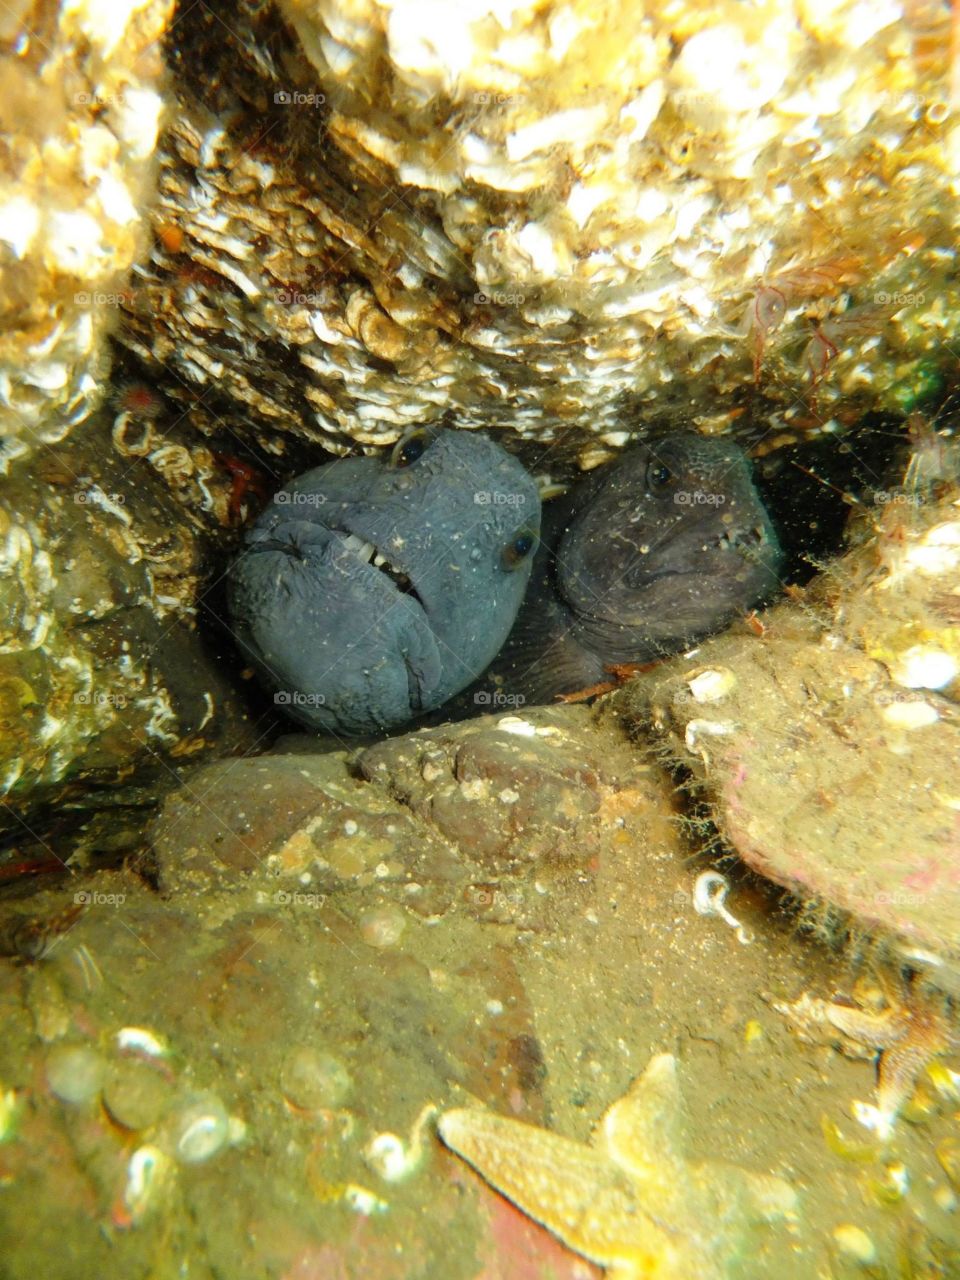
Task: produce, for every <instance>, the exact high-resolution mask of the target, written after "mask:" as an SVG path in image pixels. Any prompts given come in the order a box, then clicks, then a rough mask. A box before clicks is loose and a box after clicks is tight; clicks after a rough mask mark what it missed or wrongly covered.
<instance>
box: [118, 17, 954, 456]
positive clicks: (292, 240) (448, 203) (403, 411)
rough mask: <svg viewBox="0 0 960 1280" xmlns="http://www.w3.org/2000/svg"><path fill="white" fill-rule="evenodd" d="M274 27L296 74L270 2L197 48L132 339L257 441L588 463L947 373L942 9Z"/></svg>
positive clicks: (822, 413)
mask: <svg viewBox="0 0 960 1280" xmlns="http://www.w3.org/2000/svg"><path fill="white" fill-rule="evenodd" d="M281 8H282V11H283V13H284V14H285V16H286V17H287V18H288V20H289V22H290V23H291V24H292V27H293V29H294V30H295V32H296V36H297V39H298V42H299V45H298V44H297V42H294V41H291V37H290V32H289V30H285V29H283V28H282V26H280V25H278V24H277V22H276V20H275V18H273V17H271V14H270V11H264V10H262V9H260V8H259V7H253V6H251V7H250V8H248V9H242V8H241V9H240V10H239V11H233V10H231V12H230V13H229V14H228V13H227V12H226V11H224V12H223V16H222V20H219V19H218V20H217V21H211V20H207V21H205V22H203V23H201V24H200V27H199V28H197V29H195V30H194V31H193V35H192V37H190V38H187V39H186V40H184V41H183V42H182V44H181V48H180V52H179V60H178V65H177V76H178V80H177V89H178V99H179V101H178V104H177V106H176V108H175V109H174V111H173V113H172V119H171V128H170V131H169V133H168V134H167V136H166V138H165V141H164V144H163V147H162V172H161V177H160V199H159V206H158V213H157V217H158V219H159V220H160V222H161V223H162V226H163V227H164V228H165V229H166V231H167V234H166V235H165V236H161V237H160V239H159V242H158V244H157V246H156V248H155V249H154V252H153V254H152V257H151V264H150V268H149V270H147V271H145V272H144V273H143V275H142V278H141V279H140V281H139V282H138V294H137V300H136V303H135V305H134V306H132V307H131V308H130V314H129V317H128V322H127V323H126V324H125V326H124V329H123V331H122V333H121V338H122V340H123V341H125V342H127V343H128V344H129V346H130V348H131V349H132V350H133V351H135V352H136V353H137V354H138V356H140V357H142V358H143V359H145V360H147V361H148V362H151V363H153V364H154V365H155V366H157V367H159V366H161V365H162V366H166V367H167V368H169V369H172V370H175V371H176V374H177V376H178V377H182V378H183V379H184V380H185V381H186V382H188V383H189V384H191V386H192V387H194V388H196V389H197V390H198V391H199V392H201V393H202V396H203V398H204V400H206V401H207V402H208V404H209V405H211V406H213V405H215V406H216V410H217V413H218V414H219V415H220V416H222V417H223V418H225V419H226V420H228V421H229V422H230V425H231V429H232V430H234V431H235V432H236V433H237V434H238V435H239V436H240V437H241V438H242V439H244V440H246V441H247V442H251V441H253V440H257V441H258V442H259V443H260V444H261V445H264V446H265V447H267V448H270V449H273V450H277V449H279V448H282V438H283V437H284V436H286V435H289V434H292V435H294V436H297V437H299V438H306V439H308V440H316V441H318V442H323V443H324V444H325V445H326V446H328V447H330V448H333V449H335V450H337V451H344V450H346V449H348V448H350V447H351V446H353V445H355V444H357V443H359V444H363V445H373V444H385V443H389V442H392V441H394V440H395V439H396V438H397V436H398V434H399V433H400V432H401V430H402V429H403V428H404V427H406V426H408V425H409V424H411V423H419V422H424V421H438V420H444V421H446V422H447V423H448V424H451V425H458V426H467V427H490V428H496V429H500V430H506V431H508V432H509V433H511V434H512V435H515V436H517V435H519V436H521V437H524V438H530V439H534V440H537V441H557V444H556V448H555V450H554V456H555V457H557V458H565V459H568V460H569V459H572V458H577V459H578V460H579V462H580V464H581V465H588V466H589V465H594V464H595V463H596V462H598V461H600V460H601V459H602V458H603V456H604V453H605V451H606V450H608V449H609V448H610V447H614V446H617V445H620V444H622V443H624V441H625V439H626V438H627V433H628V432H629V431H631V430H636V429H638V428H642V427H643V425H644V423H646V422H649V421H650V420H651V419H652V418H655V417H666V418H667V419H669V420H673V419H674V418H676V417H677V416H678V414H679V413H681V412H682V413H683V414H684V415H685V416H686V418H687V421H688V422H689V421H690V419H691V418H692V419H693V421H694V422H695V423H696V424H697V425H698V426H700V428H701V429H703V430H705V431H721V430H724V429H726V428H727V427H729V426H730V425H731V424H732V423H734V422H735V421H736V420H737V419H739V418H740V417H741V415H742V414H743V410H744V403H743V399H744V397H743V395H742V394H741V393H748V394H749V395H751V396H754V402H753V410H754V411H753V413H752V415H747V418H746V419H745V420H743V421H736V429H737V430H741V429H742V430H744V431H745V432H747V434H749V431H750V427H751V420H752V422H753V423H755V422H756V421H757V420H758V418H760V417H762V416H769V418H770V423H769V425H770V426H774V427H784V426H787V425H789V424H791V423H792V424H793V426H794V427H795V428H796V429H798V430H800V431H808V430H811V429H816V428H817V427H818V425H819V424H821V423H823V422H825V421H827V420H828V419H829V418H830V416H831V414H833V413H834V411H835V410H836V411H837V412H838V413H839V414H840V415H841V417H842V419H843V420H844V421H853V420H855V419H856V417H857V416H859V415H861V414H862V413H863V412H864V410H865V409H871V408H876V407H878V406H879V407H884V408H888V409H894V410H900V409H903V408H910V407H912V405H913V404H914V403H915V401H916V400H917V398H918V397H919V396H921V395H923V394H925V393H927V392H929V390H930V387H931V384H936V383H937V382H938V380H939V379H940V378H941V377H942V376H943V368H942V367H941V366H944V367H945V363H944V362H945V360H946V357H945V355H944V354H943V351H942V347H941V345H940V344H941V343H942V341H943V339H945V338H949V336H950V335H951V334H952V332H953V327H954V320H953V319H952V317H953V316H954V315H955V314H956V308H957V302H958V298H957V296H956V289H955V285H954V284H953V282H952V280H951V279H950V271H949V267H950V262H951V257H950V252H949V246H951V245H952V227H953V224H954V221H955V211H956V189H955V188H956V183H955V178H954V172H955V168H956V166H955V163H954V157H955V156H956V153H957V150H958V147H960V130H958V127H957V126H956V124H955V123H953V122H952V119H951V117H950V115H949V113H948V110H947V105H946V100H947V92H948V90H947V83H946V77H947V64H948V51H949V33H948V20H949V13H948V10H947V8H946V7H945V6H939V5H933V4H931V5H923V4H921V3H911V4H907V5H899V4H893V3H890V4H887V3H883V4H874V5H858V4H854V3H825V2H823V0H805V2H804V3H794V2H793V0H791V2H789V3H788V2H786V0H771V2H768V3H765V4H763V5H761V6H759V7H756V6H752V7H746V8H745V7H744V6H742V5H737V4H728V5H725V6H721V7H720V8H719V9H717V8H716V7H711V8H709V9H705V8H703V7H702V6H698V5H692V6H691V5H684V4H680V3H674V4H671V5H667V6H662V5H648V6H643V5H636V4H632V3H631V4H627V3H621V4H607V5H603V6H599V7H597V6H591V5H588V4H563V3H552V4H549V5H532V4H521V3H516V4H513V3H511V4H503V5H480V4H477V5H467V6H455V7H451V6H448V5H443V4H432V3H426V2H425V0H408V2H405V3H401V4H386V3H382V4H381V3H378V2H376V0H362V2H361V0H343V2H341V3H299V2H298V0H285V3H284V4H283V5H282V6H281ZM189 25H190V19H189V15H185V18H184V22H183V24H181V28H178V30H180V32H181V39H183V27H184V26H187V27H189ZM194 27H195V28H196V23H194ZM228 28H229V32H228V31H227V29H228ZM211 66H216V68H217V72H216V74H209V70H210V67H211ZM814 391H815V392H816V396H815V397H814V396H813V395H812V394H811V393H813V392H814ZM798 396H799V397H800V399H801V403H800V404H797V403H796V402H797V398H798ZM841 401H842V403H841ZM198 421H199V420H198ZM214 425H215V424H214V423H213V422H208V423H207V426H208V428H210V429H212V428H213V426H214ZM561 433H562V438H561Z"/></svg>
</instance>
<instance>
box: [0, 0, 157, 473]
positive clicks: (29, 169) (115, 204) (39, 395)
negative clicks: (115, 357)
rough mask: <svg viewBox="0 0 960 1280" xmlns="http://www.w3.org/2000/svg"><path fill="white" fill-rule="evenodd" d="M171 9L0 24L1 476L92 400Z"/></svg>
mask: <svg viewBox="0 0 960 1280" xmlns="http://www.w3.org/2000/svg"><path fill="white" fill-rule="evenodd" d="M173 7H174V0H118V3H116V4H111V5H109V6H105V5H102V4H98V3H96V2H95V0H75V2H74V3H70V4H64V5H58V4H56V3H54V2H52V0H34V2H33V3H19V4H16V5H13V6H7V7H5V9H4V10H3V14H2V16H0V123H2V130H3V135H4V164H3V173H2V177H0V296H2V299H3V301H2V304H0V430H2V434H3V438H4V439H3V450H2V452H0V470H2V471H3V472H6V471H7V469H8V467H9V464H10V462H11V460H12V459H13V458H15V457H17V456H20V455H22V454H24V453H28V452H29V451H30V450H31V449H32V448H34V447H35V446H36V445H38V444H39V443H50V442H53V441H58V440H61V439H63V438H64V437H65V436H66V435H67V434H68V432H69V431H70V429H71V427H73V426H74V425H76V424H77V423H78V422H81V421H82V420H83V419H84V418H85V417H86V416H87V415H88V414H89V412H90V410H91V409H92V408H93V407H94V406H95V405H96V403H97V402H98V400H99V399H100V398H101V397H102V394H103V389H104V380H105V376H106V373H107V370H108V361H107V353H106V350H105V338H106V335H107V334H108V333H109V332H110V331H111V329H112V328H113V327H114V326H115V324H116V320H117V317H118V315H119V313H120V303H121V300H122V297H123V291H124V288H125V287H126V283H127V273H128V271H129V269H130V267H131V266H132V265H133V263H134V262H135V261H136V259H137V258H138V257H139V256H140V254H141V253H142V251H143V249H144V239H145V235H146V228H145V225H144V218H143V211H144V208H145V206H146V204H147V203H148V202H149V200H150V198H151V194H152V188H153V178H154V171H153V168H152V164H151V161H152V157H153V152H154V147H155V146H156V141H157V135H158V132H159V129H160V124H161V120H162V115H163V107H164V98H163V89H164V62H163V56H162V49H161V47H160V45H159V43H158V41H159V40H160V37H161V36H162V35H163V33H164V31H165V29H166V26H167V23H168V22H169V19H170V16H171V13H172V11H173Z"/></svg>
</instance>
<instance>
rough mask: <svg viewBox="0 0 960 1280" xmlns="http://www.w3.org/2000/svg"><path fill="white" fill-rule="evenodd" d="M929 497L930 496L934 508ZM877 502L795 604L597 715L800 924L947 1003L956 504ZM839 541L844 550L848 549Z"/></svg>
mask: <svg viewBox="0 0 960 1280" xmlns="http://www.w3.org/2000/svg"><path fill="white" fill-rule="evenodd" d="M937 488H939V491H937ZM926 494H927V496H926V497H924V496H922V494H921V491H920V490H907V491H899V492H896V493H888V494H882V495H880V496H881V498H882V499H884V501H882V503H881V505H879V506H877V507H875V508H874V509H873V510H872V511H868V512H867V513H865V514H863V515H861V516H860V518H859V520H858V530H859V540H858V544H857V545H855V546H854V547H853V549H852V550H850V551H849V552H847V553H846V554H845V555H844V556H842V557H841V558H839V559H838V560H837V561H836V562H835V563H834V564H832V565H831V566H830V568H829V570H828V571H827V572H826V573H824V574H823V575H821V577H820V578H818V579H816V580H815V582H814V583H813V585H812V587H811V589H810V590H809V591H808V592H807V594H806V596H805V597H802V598H800V599H799V600H797V601H795V602H793V603H787V604H782V605H779V606H777V607H776V608H774V609H772V610H770V611H768V612H767V613H765V614H763V615H762V616H761V618H760V619H759V622H758V623H756V624H755V625H756V627H757V628H758V629H759V630H760V634H756V633H755V632H754V630H751V629H750V628H748V627H747V626H740V627H738V628H735V629H734V631H733V632H731V633H730V634H728V635H725V636H720V637H718V638H716V639H713V640H708V641H706V642H705V643H703V644H702V645H699V646H698V647H697V648H696V649H695V650H694V651H693V652H692V653H690V654H686V655H684V656H683V657H679V658H676V659H673V660H671V661H669V662H667V663H664V664H663V665H662V666H660V667H658V668H656V670H655V671H653V672H651V673H649V674H648V675H644V676H641V677H639V678H638V679H637V680H636V681H634V682H632V683H631V684H630V685H629V686H628V687H627V688H626V689H624V690H623V691H622V693H620V694H618V695H617V697H616V699H615V701H616V702H617V704H618V705H619V706H620V707H621V709H622V710H623V711H624V712H625V714H627V715H628V716H629V717H630V718H631V719H633V720H635V721H636V722H637V723H638V724H639V725H642V727H643V730H644V733H648V732H650V731H651V730H652V732H653V734H654V735H655V737H656V738H657V739H659V741H660V742H661V745H662V748H663V751H664V754H665V756H666V757H667V758H668V759H670V760H672V761H674V762H676V763H679V764H681V765H683V766H684V767H685V768H687V769H689V770H691V771H692V773H693V775H694V778H695V779H696V780H697V782H698V783H699V784H700V785H701V786H702V787H703V789H704V791H705V793H706V795H707V796H708V797H709V799H710V801H711V807H712V810H713V814H714V818H715V821H716V823H717V825H718V826H719V828H720V830H721V831H722V833H723V834H724V836H725V837H726V839H727V841H728V842H729V844H730V846H731V847H732V848H733V849H734V850H735V851H736V852H737V853H738V854H739V855H740V857H742V858H743V859H744V861H745V862H746V863H747V864H748V865H749V866H751V867H752V868H753V869H754V870H755V871H757V872H759V874H760V875H762V876H765V877H767V878H769V879H772V880H775V881H777V882H778V883H779V884H781V885H784V886H785V887H786V888H788V889H790V890H791V892H792V893H794V894H795V895H796V896H797V897H798V898H799V900H800V902H801V903H802V904H803V905H804V907H805V908H806V910H807V912H808V914H809V918H810V920H811V922H812V923H814V924H819V925H820V926H821V927H822V929H823V931H824V932H826V933H827V934H830V933H831V932H832V931H833V930H834V929H835V928H836V926H837V925H839V926H840V927H841V929H842V930H843V931H847V930H848V931H849V932H850V933H851V935H852V937H853V939H854V941H855V943H856V944H857V945H859V946H864V945H868V944H870V943H876V944H879V945H880V947H881V948H884V947H885V948H887V949H892V950H893V953H894V955H895V957H897V958H899V959H902V960H906V961H907V962H908V963H909V964H910V965H911V966H912V967H914V968H917V969H919V970H920V971H921V972H922V973H923V974H924V976H925V977H927V978H929V980H930V982H931V983H933V984H934V985H935V986H938V987H940V988H942V989H944V990H946V991H948V992H951V993H955V992H956V991H957V990H958V989H960V787H958V779H960V725H958V721H957V694H958V689H960V627H958V621H960V609H958V602H960V496H958V490H957V487H956V486H955V485H953V484H947V485H945V486H944V485H940V486H939V487H937V486H935V487H934V490H933V491H926ZM854 538H855V541H857V534H856V532H855V533H854Z"/></svg>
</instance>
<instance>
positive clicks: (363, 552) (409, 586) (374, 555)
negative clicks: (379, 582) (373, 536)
mask: <svg viewBox="0 0 960 1280" xmlns="http://www.w3.org/2000/svg"><path fill="white" fill-rule="evenodd" d="M340 537H341V540H342V543H343V546H344V547H345V548H346V549H347V550H348V551H350V552H351V553H352V554H353V555H355V556H356V557H357V559H358V560H360V561H361V562H362V563H363V564H370V565H373V567H374V568H375V569H379V570H380V572H381V573H382V574H384V575H385V576H386V577H388V578H389V579H390V581H391V582H392V583H393V585H394V586H395V587H396V588H397V590H398V591H400V592H401V593H402V594H403V595H406V596H413V598H414V599H415V600H416V601H417V603H418V604H419V605H420V607H421V608H423V601H422V600H421V599H420V595H419V593H418V591H417V589H416V587H415V586H414V585H413V583H412V582H411V580H410V575H409V574H407V573H404V571H403V570H402V569H401V568H399V567H398V566H397V565H395V564H392V563H391V562H390V561H389V560H388V559H387V557H386V556H385V555H384V554H383V553H382V552H381V551H378V550H377V548H376V547H375V546H374V544H373V543H372V542H366V541H365V540H364V539H363V538H360V537H358V536H357V535H356V534H355V533H343V532H341V534H340Z"/></svg>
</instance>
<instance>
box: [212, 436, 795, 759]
mask: <svg viewBox="0 0 960 1280" xmlns="http://www.w3.org/2000/svg"><path fill="white" fill-rule="evenodd" d="M542 526H543V527H542V529H541V509H540V500H539V496H538V493H537V488H536V485H535V484H534V482H533V480H532V479H531V477H530V476H529V475H528V474H527V472H526V471H525V470H524V468H523V467H522V466H521V465H520V463H519V462H518V461H517V460H516V459H515V458H513V457H512V456H511V455H510V454H508V453H507V452H506V451H505V450H504V449H502V448H501V447H500V446H499V445H497V444H495V443H494V442H493V441H491V440H489V439H487V438H485V437H484V436H481V435H477V434H475V433H473V432H466V431H450V430H418V431H416V432H414V433H412V434H411V435H409V436H407V437H405V438H404V439H403V440H401V441H400V443H399V444H398V445H397V446H396V448H395V449H394V450H393V453H392V454H391V456H390V457H389V458H388V459H386V458H382V457H378V458H372V457H361V458H347V459H343V460H341V461H337V462H332V463H328V464H327V465H326V466H322V467H317V468H315V469H314V470H312V471H308V472H306V473H305V474H304V475H302V476H300V477H299V478H298V479H297V480H295V481H293V482H292V483H291V484H290V485H288V486H287V487H286V488H285V489H283V490H281V491H280V492H279V493H277V494H275V495H274V498H273V500H272V501H271V503H270V504H269V506H268V507H267V508H266V510H265V511H264V512H263V513H262V514H261V516H260V517H259V519H258V520H257V521H256V523H255V524H254V525H253V527H252V528H251V529H250V530H249V532H248V533H247V536H246V540H245V546H244V549H243V551H242V552H241V554H240V555H239V557H238V558H237V560H236V561H235V562H234V564H233V565H232V566H231V569H230V573H229V587H228V595H229V605H230V611H231V615H232V619H233V625H234V630H235V633H236V636H237V639H238V642H239V644H240V647H241V649H242V650H243V652H244V653H245V654H246V655H247V656H248V657H249V658H250V659H252V661H253V663H254V665H255V666H256V667H257V668H258V670H259V672H260V673H261V675H262V677H263V679H264V680H265V682H266V683H267V684H268V685H269V686H272V688H273V689H274V691H275V695H274V696H275V700H276V701H277V703H278V704H279V705H281V706H282V707H283V708H284V710H285V711H287V712H288V713H289V714H290V715H291V716H292V717H293V718H294V719H296V720H298V721H299V722H300V723H301V724H304V725H306V726H307V727H308V728H310V729H314V730H320V731H323V732H329V733H336V734H342V735H347V736H357V735H365V734H372V733H378V732H383V731H384V730H388V729H393V728H396V727H397V726H399V725H402V724H405V723H406V722H408V721H409V720H411V719H414V718H415V717H417V716H420V715H422V714H425V713H426V712H428V711H432V710H435V709H436V708H438V707H441V706H443V705H444V704H445V703H447V702H448V701H449V700H450V699H451V698H453V697H454V695H456V694H457V693H459V692H460V691H462V690H463V689H465V688H467V686H470V685H472V684H473V683H474V682H475V681H477V680H478V678H479V677H481V676H482V675H483V673H484V672H486V671H487V669H488V668H489V667H490V664H491V663H493V662H494V659H497V661H496V664H495V667H494V668H493V671H492V675H491V677H490V678H493V679H494V680H495V686H496V687H497V688H498V689H499V690H501V691H503V690H506V691H508V692H509V693H511V694H513V695H514V698H515V701H516V702H518V703H520V702H527V703H533V702H548V701H550V700H552V698H553V697H554V696H555V695H556V694H558V693H567V692H570V691H572V690H576V689H579V688H582V687H584V686H588V685H591V684H593V683H595V682H597V681H600V680H602V679H604V675H605V669H606V667H607V665H608V664H613V663H626V662H638V661H645V660H648V659H650V658H654V657H659V656H663V655H664V654H667V653H671V652H676V651H677V650H678V649H681V648H683V647H684V646H685V645H687V644H688V643H690V642H691V641H693V640H695V639H697V638H698V637H700V636H703V635H705V634H707V633H709V632H711V631H715V630H717V629H718V628H719V627H721V626H723V625H724V624H725V623H726V622H728V621H729V620H730V619H731V618H733V617H734V616H735V615H737V614H738V613H740V612H742V611H743V610H745V609H747V608H749V607H750V606H751V605H752V604H755V603H757V602H758V601H759V600H761V599H762V598H764V597H765V596H767V595H769V594H770V593H771V592H772V591H773V590H774V589H775V587H776V584H777V576H776V575H777V569H778V567H779V563H780V549H779V546H778V543H777V539H776V535H775V533H774V531H773V528H772V526H771V523H770V520H769V517H768V516H767V513H766V511H765V510H764V508H763V505H762V503H761V501H760V498H759V496H758V494H757V492H756V489H755V488H754V485H753V480H752V477H751V471H750V463H749V460H748V459H747V457H746V456H745V454H743V452H742V451H741V450H740V449H738V448H737V447H736V446H735V445H733V444H731V443H729V442H726V441H717V440H707V439H704V438H702V437H700V436H698V435H696V434H694V433H691V432H679V433H676V434H674V435H672V436H670V437H668V438H666V439H665V440H663V441H660V442H646V443H644V444H640V445H637V446H635V447H633V448H631V449H629V450H627V451H625V452H624V454H623V455H622V457H620V458H619V459H617V460H616V461H615V462H614V463H613V464H611V466H609V467H607V468H603V469H602V470H598V471H597V472H595V473H593V474H592V475H590V476H589V477H587V478H586V479H585V480H584V481H582V482H581V483H580V484H578V485H576V486H575V487H574V488H573V489H572V490H571V491H570V492H569V493H567V494H566V495H565V496H564V497H563V498H562V499H559V500H557V501H556V502H553V503H550V504H548V505H547V508H546V510H545V512H544V513H543V521H542ZM485 679H486V677H485ZM491 687H493V686H491ZM490 700H491V699H490V697H489V696H487V697H478V698H477V701H478V702H481V703H482V702H489V701H490Z"/></svg>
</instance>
